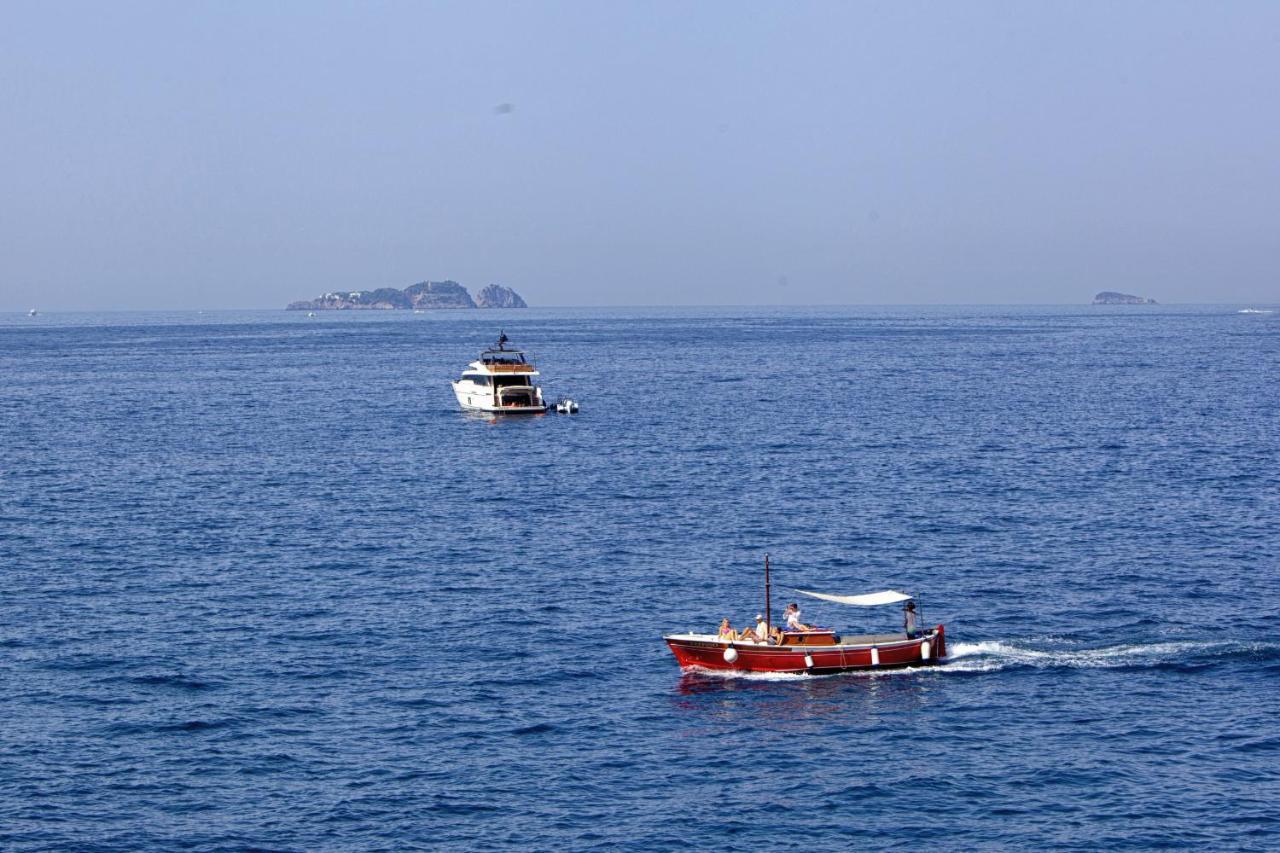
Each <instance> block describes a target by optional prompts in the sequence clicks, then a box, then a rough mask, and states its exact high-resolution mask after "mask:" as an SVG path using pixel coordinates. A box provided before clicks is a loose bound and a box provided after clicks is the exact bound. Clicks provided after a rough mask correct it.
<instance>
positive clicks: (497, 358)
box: [452, 334, 547, 415]
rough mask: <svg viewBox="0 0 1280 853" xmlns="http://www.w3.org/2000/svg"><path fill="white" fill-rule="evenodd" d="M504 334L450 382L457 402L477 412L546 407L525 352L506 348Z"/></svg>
mask: <svg viewBox="0 0 1280 853" xmlns="http://www.w3.org/2000/svg"><path fill="white" fill-rule="evenodd" d="M507 343H508V340H507V336H506V335H505V334H503V335H501V336H500V337H499V338H498V344H497V347H496V348H495V349H487V350H485V351H484V352H482V353H480V357H479V358H478V359H476V360H475V361H473V362H471V363H470V364H468V365H467V368H466V370H464V371H463V372H462V378H460V379H459V380H458V381H456V382H454V383H452V384H453V393H454V396H456V397H457V398H458V405H460V406H462V408H464V409H470V410H472V411H476V412H500V413H502V414H513V415H515V414H539V413H542V412H545V411H546V410H547V404H546V403H545V402H544V401H543V399H542V389H541V388H540V387H539V386H538V376H539V375H540V374H539V373H538V371H537V370H536V369H535V368H534V366H533V365H532V364H530V363H529V362H528V361H527V360H525V357H524V353H523V352H521V351H520V350H516V349H507Z"/></svg>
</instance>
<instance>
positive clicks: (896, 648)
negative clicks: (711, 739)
mask: <svg viewBox="0 0 1280 853" xmlns="http://www.w3.org/2000/svg"><path fill="white" fill-rule="evenodd" d="M796 592H799V593H801V594H803V595H808V596H812V597H813V598H819V599H822V600H824V601H830V602H834V603H836V604H848V605H853V606H856V607H874V606H883V605H890V604H899V603H905V602H908V601H912V600H913V599H914V598H915V596H912V595H908V594H907V593H903V592H895V591H893V590H886V591H884V592H874V593H870V594H867V595H829V594H826V593H819V592H808V591H806V590H796ZM769 611H770V603H769V558H768V557H765V625H766V626H770V625H772V613H770V612H769ZM662 639H664V640H666V642H667V645H668V646H670V647H671V651H672V653H674V654H675V656H676V660H677V661H679V663H680V666H681V668H684V669H690V668H702V669H710V670H720V671H730V672H733V671H737V672H792V673H816V674H820V673H831V672H845V671H848V670H858V669H893V668H896V667H906V666H926V665H931V664H937V663H941V662H942V660H943V658H945V657H946V656H947V640H946V632H945V631H944V629H943V626H942V625H937V626H935V627H933V628H929V629H925V630H918V631H915V632H913V634H912V635H908V634H907V633H906V632H905V631H900V632H898V633H896V634H837V633H836V632H835V631H833V630H826V629H819V630H815V631H783V632H782V633H781V636H780V637H777V638H770V640H769V641H768V642H760V641H751V640H724V639H721V638H719V637H717V635H715V634H668V635H666V636H664V637H663V638H662Z"/></svg>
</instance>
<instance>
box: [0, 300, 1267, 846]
mask: <svg viewBox="0 0 1280 853" xmlns="http://www.w3.org/2000/svg"><path fill="white" fill-rule="evenodd" d="M1236 307H1238V306H1195V307H1187V306H1182V307H1179V306H1171V307H1166V306H1160V307H1140V308H1133V307H1118V308H1093V307H1081V308H992V307H983V308H841V309H705V310H678V311H677V310H672V311H660V310H652V309H645V310H641V309H637V310H634V311H575V310H561V311H556V310H550V309H545V310H530V311H525V312H459V313H442V314H430V315H413V314H389V313H388V314H384V313H373V314H350V313H340V314H339V313H335V314H323V315H321V316H319V317H316V318H312V319H309V318H306V317H305V316H303V315H300V314H286V313H284V312H258V313H246V314H200V315H198V314H195V313H190V314H149V315H130V314H99V315H57V314H54V315H42V316H39V317H35V318H28V317H25V316H19V315H7V316H3V317H0V377H2V378H0V572H2V574H0V579H2V580H3V590H2V592H0V719H2V720H3V725H2V726H0V848H4V849H9V850H12V849H19V850H22V849H68V850H70V849H74V850H129V849H139V848H146V849H194V850H234V849H280V850H342V849H384V850H401V849H436V848H441V847H458V848H476V847H484V848H500V847H511V848H520V849H557V850H558V849H584V848H593V847H598V848H608V849H614V848H627V849H697V850H711V849H725V850H755V849H765V848H766V847H767V848H768V849H788V850H814V849H817V850H840V849H874V850H880V849H884V850H891V849H893V850H901V849H903V848H904V847H920V846H924V847H926V848H928V849H935V850H968V849H1005V848H1017V847H1038V848H1045V849H1102V848H1105V849H1124V848H1129V849H1144V848H1154V847H1167V848H1174V849H1186V848H1203V849H1254V850H1267V849H1276V848H1277V847H1280V690H1278V689H1277V688H1280V572H1278V566H1277V557H1278V555H1280V313H1277V314H1269V315H1263V314H1254V315H1242V314H1238V313H1236ZM500 328H502V329H505V330H506V332H507V334H508V335H510V336H511V338H512V339H513V341H514V342H515V343H516V344H519V345H523V346H524V347H526V348H527V349H528V350H529V352H530V354H531V356H532V357H533V358H534V359H535V360H536V362H537V363H538V365H539V366H540V367H541V368H542V369H543V371H544V373H545V375H546V376H547V378H548V380H549V385H548V392H549V395H550V396H553V397H554V396H559V395H561V394H569V395H571V396H573V397H574V398H576V399H578V400H579V401H580V403H581V405H582V411H581V413H580V414H578V415H576V416H572V417H569V416H557V415H548V416H545V417H538V418H527V419H509V420H498V421H496V422H492V421H489V420H486V419H484V418H477V417H470V416H467V415H464V414H462V413H460V412H459V411H458V410H457V407H456V405H455V403H454V400H453V398H452V395H451V393H450V389H449V386H448V381H449V380H450V379H451V378H453V377H455V376H456V375H457V374H458V372H459V371H460V369H461V368H462V367H463V366H464V365H465V363H466V362H467V361H469V360H471V359H472V358H474V357H475V353H476V351H478V350H479V349H480V348H482V347H483V346H484V345H485V344H487V343H489V342H491V341H492V340H493V339H494V338H495V337H496V336H497V333H498V330H499V329H500ZM766 552H768V553H769V554H771V555H772V559H773V563H774V568H775V572H774V582H775V588H776V590H777V593H776V597H775V606H778V603H779V602H785V601H786V600H788V599H789V598H791V597H793V596H792V595H791V594H790V593H789V592H788V590H789V589H790V588H793V587H806V588H817V589H821V590H828V591H833V592H861V591H871V590H877V589H883V588H886V587H893V588H899V589H907V590H911V591H917V592H921V593H923V595H924V599H923V601H924V606H925V615H926V617H927V619H928V621H929V622H937V621H942V622H945V623H946V625H947V630H948V638H949V644H950V650H951V653H952V659H951V661H950V662H949V663H948V664H946V665H945V666H943V667H938V668H932V669H918V670H907V671H899V672H895V673H880V674H876V675H865V674H853V675H843V676H830V677H794V676H779V677H773V678H723V677H712V676H708V675H699V674H685V675H682V674H681V673H680V671H679V670H678V668H677V667H676V665H675V663H674V660H673V658H672V657H671V655H670V653H669V652H668V650H667V649H666V647H665V646H664V645H663V643H662V642H661V639H660V635H661V634H662V633H664V632H667V631H671V630H688V629H691V628H697V629H701V630H706V631H710V630H712V629H713V628H714V626H715V624H716V623H717V622H718V620H719V618H720V617H721V616H724V615H729V616H731V617H732V618H733V620H734V622H735V623H736V624H745V623H747V622H748V621H749V620H750V619H751V617H753V616H754V614H755V612H756V611H757V610H758V609H760V606H761V597H762V594H761V585H760V568H761V561H762V558H763V555H764V554H765V553H766ZM804 612H805V614H806V616H807V617H808V618H810V619H814V620H817V621H819V622H824V623H831V624H834V625H836V626H837V627H841V628H846V629H884V628H891V627H892V626H893V625H895V624H896V620H897V614H896V612H894V611H892V610H890V611H887V612H876V611H870V612H868V611H858V612H851V610H850V609H848V608H841V607H838V606H836V605H827V604H824V603H821V602H810V603H807V604H805V605H804Z"/></svg>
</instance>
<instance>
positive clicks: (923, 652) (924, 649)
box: [920, 640, 933, 660]
mask: <svg viewBox="0 0 1280 853" xmlns="http://www.w3.org/2000/svg"><path fill="white" fill-rule="evenodd" d="M932 653H933V647H932V646H930V645H929V641H928V640H921V641H920V660H928V659H929V655H930V654H932Z"/></svg>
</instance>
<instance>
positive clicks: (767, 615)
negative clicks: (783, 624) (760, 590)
mask: <svg viewBox="0 0 1280 853" xmlns="http://www.w3.org/2000/svg"><path fill="white" fill-rule="evenodd" d="M769 599H770V596H769V555H768V554H765V555H764V628H765V630H766V631H772V630H773V614H772V613H771V612H770V611H769ZM765 639H766V641H767V640H768V638H767V637H766V638H765Z"/></svg>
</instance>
